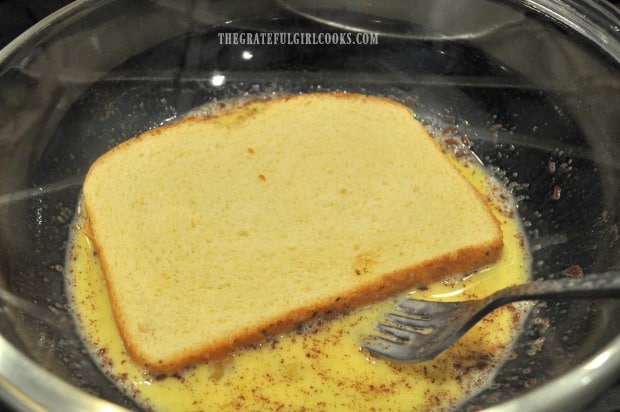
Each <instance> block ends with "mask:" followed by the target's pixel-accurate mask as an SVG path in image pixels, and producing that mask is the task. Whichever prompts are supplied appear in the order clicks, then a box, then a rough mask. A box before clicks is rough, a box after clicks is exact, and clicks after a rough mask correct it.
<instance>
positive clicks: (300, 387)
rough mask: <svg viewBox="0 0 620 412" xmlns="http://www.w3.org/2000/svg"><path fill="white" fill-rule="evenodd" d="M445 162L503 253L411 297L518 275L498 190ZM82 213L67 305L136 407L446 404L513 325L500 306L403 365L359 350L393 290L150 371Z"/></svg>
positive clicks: (518, 247) (487, 286)
mask: <svg viewBox="0 0 620 412" xmlns="http://www.w3.org/2000/svg"><path fill="white" fill-rule="evenodd" d="M454 163H455V164H456V166H457V167H458V168H459V169H460V170H461V171H462V173H463V174H464V175H465V176H466V178H467V179H468V180H469V181H470V182H471V183H472V184H474V185H475V186H476V187H477V189H478V190H479V191H480V192H481V193H482V194H484V195H486V196H487V197H488V198H489V200H490V204H491V205H492V207H493V209H494V213H495V214H496V216H497V217H498V219H499V220H500V222H501V228H502V231H503V235H504V250H503V255H502V258H501V260H500V261H499V262H497V263H496V264H494V265H493V266H492V267H488V268H485V269H482V270H480V271H478V272H476V273H473V274H467V275H465V276H457V277H454V278H452V279H448V280H444V281H443V282H439V283H436V284H430V285H420V286H419V287H418V288H417V289H416V290H413V291H410V292H409V293H408V295H410V296H411V297H414V298H420V299H428V300H446V301H448V300H453V301H454V300H464V299H475V298H480V297H483V296H486V295H489V294H490V293H492V292H494V291H495V290H498V289H501V288H503V287H506V286H510V285H513V284H517V283H522V282H524V281H525V280H527V275H528V267H529V263H528V254H527V252H526V248H525V246H524V237H523V235H522V232H521V228H520V226H519V224H518V222H517V221H516V219H515V216H514V215H513V213H512V212H511V207H510V205H507V204H506V202H505V196H504V195H501V196H500V195H498V190H499V189H498V188H497V186H495V183H491V181H490V179H489V178H488V177H487V176H486V175H485V174H484V172H483V171H482V170H481V169H479V168H477V167H475V166H472V165H463V164H461V162H458V161H456V160H454ZM502 199H503V200H502ZM83 219H84V216H83V215H82V213H81V212H80V211H78V215H77V217H76V220H75V222H74V225H73V232H72V234H71V238H70V240H71V243H70V248H69V252H68V255H67V265H66V268H67V288H68V292H69V296H70V298H71V305H72V308H73V312H74V315H75V318H76V321H77V323H78V325H79V329H80V332H81V334H82V337H83V339H84V341H85V342H86V344H87V346H88V347H89V349H90V351H91V353H92V356H93V358H94V359H95V360H96V362H97V364H98V365H100V367H101V370H102V371H103V373H105V374H106V375H107V376H108V377H109V378H110V379H111V380H113V381H114V382H115V383H116V384H117V385H118V387H119V388H120V389H121V390H122V391H123V392H124V393H126V394H127V395H128V396H130V397H132V398H133V399H135V400H136V402H137V403H138V404H140V405H142V406H143V407H144V408H145V409H152V410H155V411H216V410H217V411H276V410H277V411H306V410H307V411H322V410H323V411H327V410H350V411H355V410H364V411H428V410H434V411H440V410H447V409H451V408H453V407H455V406H457V405H458V404H459V403H460V402H462V401H464V400H465V399H466V398H467V397H469V396H471V395H472V394H473V393H475V392H476V391H477V390H479V389H481V388H483V387H484V385H485V383H486V382H488V380H489V378H490V377H492V374H493V371H494V370H495V369H496V367H497V366H498V365H499V364H500V363H501V362H502V360H503V359H504V357H505V356H506V355H507V353H508V351H509V348H510V345H511V342H512V339H513V338H514V334H515V330H516V329H517V327H518V325H519V318H520V315H521V310H519V309H517V308H515V307H514V306H504V307H502V308H500V309H498V310H496V311H495V312H493V313H492V314H490V315H489V316H487V317H486V318H485V319H484V320H483V321H481V322H479V323H478V325H476V326H475V327H474V328H473V329H472V330H471V331H470V332H468V333H467V334H466V335H465V336H464V337H463V338H461V339H460V340H459V341H458V342H457V344H455V345H454V346H453V347H451V348H450V349H448V350H447V351H446V352H444V353H442V354H441V355H439V356H438V357H437V358H435V359H433V360H431V361H427V362H423V363H419V364H413V365H405V364H398V363H391V362H387V361H385V360H382V359H377V358H374V357H372V356H370V355H369V354H368V353H365V352H363V351H361V350H360V349H359V344H360V340H361V337H362V336H364V335H368V334H373V333H376V332H375V331H374V329H373V325H374V324H375V323H376V321H377V320H379V319H380V318H381V315H382V314H384V313H386V312H388V311H391V310H393V309H392V308H393V305H394V303H395V302H396V301H397V300H398V299H399V298H402V297H403V296H402V295H401V296H396V297H394V298H392V299H388V300H386V301H384V302H380V303H377V304H374V305H371V306H368V307H365V308H361V309H358V310H356V311H354V312H352V313H350V314H347V315H343V316H339V317H336V318H334V319H325V320H323V321H319V322H315V323H312V324H308V325H306V326H304V327H303V328H300V329H298V330H295V331H293V332H291V333H288V334H284V335H282V336H277V337H273V338H272V339H270V340H268V341H265V342H263V343H262V344H259V345H255V346H253V347H249V348H245V349H242V350H237V351H236V352H234V353H232V354H231V355H230V356H229V357H228V358H227V359H226V360H224V361H219V362H209V363H205V364H198V365H195V366H192V367H188V368H185V369H182V370H180V371H178V372H176V373H174V374H171V375H159V374H154V373H152V372H150V371H149V370H146V369H144V368H143V367H141V366H139V365H138V364H136V363H134V362H133V361H132V359H131V358H130V357H129V356H128V354H127V352H126V351H125V348H124V347H123V342H122V340H121V337H120V335H119V332H118V330H117V329H116V325H115V322H114V318H113V315H112V309H111V307H110V302H109V298H108V292H107V289H106V284H105V279H104V276H103V273H102V271H101V268H100V267H99V262H98V260H97V255H96V252H95V250H94V248H93V245H92V244H91V243H90V242H89V239H88V237H87V236H86V234H85V233H84V231H83V225H82V222H83ZM274 293H277V292H274ZM263 298H265V297H257V299H263ZM267 298H268V297H267Z"/></svg>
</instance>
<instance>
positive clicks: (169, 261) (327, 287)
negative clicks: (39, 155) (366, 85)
mask: <svg viewBox="0 0 620 412" xmlns="http://www.w3.org/2000/svg"><path fill="white" fill-rule="evenodd" d="M83 200H84V207H85V210H86V214H87V217H88V226H89V228H88V232H89V233H90V236H91V239H92V241H93V242H94V244H95V247H96V249H97V252H98V254H99V258H100V261H101V264H102V268H103V271H104V274H105V277H106V283H107V286H108V290H109V293H110V299H111V301H112V305H113V311H114V316H115V320H116V323H117V325H118V328H119V331H120V332H121V336H122V337H123V340H124V342H125V345H126V347H127V349H128V351H129V353H130V354H131V356H132V357H133V358H134V359H136V360H137V361H138V362H140V363H142V364H144V365H145V366H147V367H149V368H151V369H153V370H155V371H160V372H170V371H173V370H175V369H178V368H180V367H183V366H186V365H189V364H191V363H192V362H195V361H200V360H206V359H216V358H220V357H222V356H225V355H226V354H228V353H229V352H230V351H231V350H233V349H235V348H238V347H240V346H242V345H246V344H249V343H253V342H257V341H259V340H260V339H263V338H264V337H265V336H268V335H270V334H274V333H278V332H282V331H286V330H287V329H291V328H294V327H295V326H297V325H298V324H299V323H301V322H304V321H306V320H309V319H311V318H314V317H317V316H321V315H322V314H324V313H327V312H332V311H347V310H350V309H352V308H354V307H357V306H359V305H362V304H367V303H371V302H374V301H377V300H380V299H382V298H385V297H386V296H388V295H391V294H393V293H396V292H399V291H404V290H406V289H408V288H411V287H412V286H415V285H417V284H425V283H428V282H431V281H435V280H438V279H440V278H442V277H444V276H448V275H453V274H455V273H459V272H466V271H469V270H472V269H474V268H477V267H480V266H482V265H486V264H489V263H491V262H493V261H494V260H496V259H497V258H498V257H499V255H500V253H501V249H502V234H501V231H500V228H499V224H498V222H497V220H496V219H495V218H494V217H493V214H492V213H491V211H490V209H489V207H488V205H487V204H486V203H485V201H484V199H483V198H482V196H481V195H480V194H479V193H478V192H477V191H476V190H475V189H474V188H473V187H472V186H471V185H470V184H468V183H467V182H466V180H465V179H464V178H463V177H462V176H461V175H460V174H459V172H458V171H457V170H456V169H455V168H454V166H453V165H451V164H450V161H449V160H448V159H447V158H446V154H445V153H443V152H442V149H441V147H440V145H439V144H438V143H437V142H436V141H435V140H434V139H433V138H432V137H431V136H430V135H429V134H428V133H427V132H426V130H425V129H424V127H423V126H422V124H420V123H419V122H417V121H416V120H415V119H414V117H413V113H412V111H411V110H410V109H409V108H407V107H406V106H404V105H401V104H400V103H397V102H395V101H392V100H388V99H383V98H379V97H370V96H362V95H355V94H304V95H298V96H289V97H280V98H273V99H270V100H261V101H255V102H249V103H246V104H244V105H242V106H240V107H237V108H235V109H231V110H229V111H227V112H224V113H223V114H221V115H217V116H212V117H209V118H188V119H185V120H182V121H179V122H177V123H174V124H171V125H168V126H164V127H161V128H157V129H154V130H151V131H148V132H146V133H144V134H142V135H140V136H138V137H136V138H134V139H131V140H129V141H127V142H125V143H123V144H121V145H119V146H117V147H116V148H114V149H112V150H111V151H109V152H108V153H106V154H104V155H103V156H102V157H100V158H99V159H98V160H97V161H96V162H95V163H94V165H93V166H92V167H91V169H90V171H89V172H88V174H87V177H86V180H85V182H84V187H83Z"/></svg>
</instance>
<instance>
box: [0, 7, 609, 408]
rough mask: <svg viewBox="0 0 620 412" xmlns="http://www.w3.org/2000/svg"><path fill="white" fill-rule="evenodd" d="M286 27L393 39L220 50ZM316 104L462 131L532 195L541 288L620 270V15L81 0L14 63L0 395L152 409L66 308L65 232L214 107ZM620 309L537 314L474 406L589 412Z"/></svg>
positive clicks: (13, 57) (3, 209) (52, 20)
mask: <svg viewBox="0 0 620 412" xmlns="http://www.w3.org/2000/svg"><path fill="white" fill-rule="evenodd" d="M270 32H272V33H351V34H356V33H373V34H377V35H378V37H377V39H378V44H374V45H344V44H329V45H315V44H311V45H309V44H278V45H275V44H271V45H266V44H262V45H256V44H223V42H225V41H226V40H225V37H224V36H225V33H270ZM231 39H232V35H231ZM318 90H322V91H350V92H363V93H372V94H381V95H385V96H390V97H393V98H396V99H399V100H401V101H403V102H405V103H406V104H409V105H410V106H412V107H413V108H414V110H415V112H416V115H417V117H418V118H419V119H421V120H423V121H425V122H428V123H429V124H430V125H431V126H433V127H438V128H452V127H456V128H457V130H458V131H459V133H461V134H466V135H467V136H468V138H469V139H470V140H471V141H472V142H473V148H474V151H475V152H476V153H477V154H478V156H479V157H480V158H481V159H482V161H483V162H484V163H485V164H486V165H487V167H488V168H489V170H490V171H491V172H492V173H494V174H496V175H497V176H498V177H499V178H500V179H502V180H503V181H504V182H505V183H506V185H508V186H509V187H511V189H512V191H513V193H514V194H515V196H516V197H517V198H518V203H519V204H518V210H519V214H520V216H521V218H522V220H523V223H524V226H525V229H526V233H527V236H528V241H529V244H530V247H531V250H532V255H533V267H532V272H533V276H534V277H535V278H540V277H554V276H562V271H563V270H565V269H566V268H568V267H570V266H572V265H579V266H580V267H581V268H582V269H583V270H584V271H585V272H586V273H587V272H592V271H603V270H609V269H614V268H616V269H617V268H619V267H620V246H619V245H620V242H619V239H618V237H619V235H618V223H619V213H620V211H619V210H618V209H619V206H620V201H619V196H620V168H619V166H618V165H619V162H618V159H619V158H620V15H619V12H618V10H616V9H614V8H613V7H610V6H608V5H606V3H604V2H603V1H597V0H589V1H588V0H567V1H564V2H558V1H554V0H521V1H517V0H508V1H491V0H467V1H465V0H463V1H460V2H453V1H448V0H437V1H434V2H425V1H388V2H384V3H381V4H376V3H374V2H366V1H353V0H350V1H341V2H338V3H335V2H328V1H319V2H310V1H306V0H282V1H279V2H267V1H266V2H260V3H258V4H255V3H249V2H244V1H240V0H234V1H223V0H210V1H208V0H204V1H200V2H195V1H190V0H187V1H172V0H152V1H147V0H136V1H132V2H127V1H121V0H102V1H85V0H83V1H77V2H75V3H73V4H71V5H70V6H68V7H66V8H64V9H62V10H60V11H59V12H57V13H55V14H53V15H51V16H50V17H49V18H47V19H45V20H44V21H42V22H40V23H39V24H38V25H36V26H35V27H33V28H32V29H30V30H29V31H28V32H26V33H24V34H23V35H22V36H20V37H19V38H18V39H16V40H15V41H14V42H12V43H11V44H9V45H8V46H7V47H6V48H5V49H3V50H2V51H0V286H1V289H0V331H1V335H2V336H1V337H0V396H1V397H2V398H3V399H4V400H5V401H6V402H7V403H8V404H10V405H12V406H13V407H15V408H17V409H20V410H40V409H49V410H66V411H70V410H76V411H77V410H106V411H108V410H121V409H123V408H136V405H135V404H133V402H132V401H131V400H130V399H128V398H126V397H125V396H124V395H122V394H121V393H120V392H119V391H118V390H117V389H116V387H115V386H114V385H113V384H111V383H110V382H109V381H108V380H107V379H106V378H105V377H104V376H103V375H102V374H101V373H100V372H99V370H98V369H97V368H96V366H95V365H94V363H93V362H92V360H91V359H90V357H89V356H88V353H87V351H86V350H85V348H84V347H83V346H82V343H81V341H80V339H79V338H78V336H77V335H76V333H75V330H74V328H73V325H72V322H71V317H70V314H68V312H67V307H66V303H67V299H66V295H65V291H64V282H63V267H62V265H63V263H64V257H65V247H66V239H67V235H68V226H69V224H70V222H71V219H72V216H73V212H74V208H75V205H76V200H77V197H78V195H79V191H80V187H81V181H82V179H83V176H84V174H85V172H86V171H87V169H88V167H89V165H90V164H91V163H92V161H93V160H94V159H95V158H96V157H98V156H99V155H100V154H101V153H103V152H104V151H106V150H107V149H109V148H110V147H112V146H114V145H116V144H117V143H119V142H120V141H123V140H125V139H127V138H129V137H131V136H133V135H135V134H137V133H139V132H141V131H143V130H146V129H149V128H152V127H154V126H158V125H161V124H163V123H166V122H169V121H171V120H173V119H175V118H176V117H177V116H179V115H181V114H183V113H184V112H186V111H188V110H190V109H192V108H193V107H195V106H199V105H201V104H204V103H208V102H212V101H215V100H218V99H226V98H235V97H245V96H252V95H265V94H270V93H296V92H304V91H318ZM619 315H620V306H619V303H618V302H617V301H613V300H608V301H585V302H584V301H582V302H566V301H560V302H554V303H549V304H537V305H536V306H535V307H534V309H533V310H532V312H531V315H530V316H529V318H528V320H527V321H526V322H525V324H524V327H523V330H522V331H521V333H520V336H519V338H518V340H517V342H516V344H515V347H514V350H513V354H512V356H510V359H509V360H508V361H507V362H506V363H505V364H504V365H503V366H502V368H501V369H500V370H498V371H497V373H496V375H495V377H494V379H493V383H492V384H491V385H490V386H488V387H487V388H486V389H485V390H483V391H482V392H480V393H478V394H477V395H476V396H474V397H473V398H472V399H469V400H467V401H466V402H465V403H464V404H462V405H461V406H460V407H459V408H460V409H462V410H471V409H476V408H478V407H480V408H490V409H491V410H498V411H512V410H515V411H517V410H518V411H521V410H529V411H535V410H560V409H561V410H565V411H569V410H579V409H580V408H582V407H583V406H584V405H586V404H587V403H588V402H589V401H591V400H592V399H593V398H594V397H595V396H596V395H597V394H598V393H600V391H602V390H603V389H605V387H606V386H607V385H609V384H611V383H612V382H614V380H615V379H616V378H617V377H618V376H619V375H620V335H619V334H620V316H619Z"/></svg>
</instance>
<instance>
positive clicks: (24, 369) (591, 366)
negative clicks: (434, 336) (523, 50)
mask: <svg viewBox="0 0 620 412" xmlns="http://www.w3.org/2000/svg"><path fill="white" fill-rule="evenodd" d="M113 1H115V0H101V1H96V2H93V1H91V0H75V1H73V2H72V3H69V4H68V5H66V6H64V7H62V8H60V9H58V10H56V11H55V12H53V13H52V14H50V15H48V16H47V17H45V18H43V19H42V20H40V21H39V22H38V23H36V24H35V25H33V26H32V27H30V28H29V29H27V30H26V31H25V32H23V33H22V34H20V35H19V36H18V37H16V38H15V39H14V40H13V41H11V42H10V43H9V44H7V45H6V46H5V47H4V48H2V49H0V68H1V67H2V64H3V63H4V62H5V61H8V60H10V58H11V57H12V56H13V55H15V54H16V53H18V52H19V50H22V49H23V48H25V47H28V46H29V45H32V44H36V42H38V41H41V40H43V39H44V37H45V35H46V34H47V33H49V32H50V31H51V30H52V29H53V28H54V27H55V26H57V25H58V24H61V23H62V22H63V21H65V20H66V19H67V18H68V17H70V16H72V15H75V14H77V13H79V12H80V11H82V10H86V9H87V8H89V7H94V8H97V7H101V6H103V5H105V4H108V3H111V2H113ZM511 2H512V3H515V4H517V5H519V6H522V7H526V8H529V9H531V10H532V11H534V12H536V13H538V14H542V15H543V16H545V17H546V18H549V19H552V20H554V21H556V22H558V23H560V24H562V25H564V26H567V27H569V28H570V29H572V30H573V31H575V32H576V33H578V34H580V35H582V36H583V37H585V38H586V39H588V40H589V41H591V42H592V43H593V44H594V45H596V46H597V47H598V48H599V49H601V50H602V51H604V52H605V53H606V54H608V56H609V57H611V58H612V59H613V60H614V61H615V62H616V63H620V9H618V8H616V7H615V6H613V5H612V4H611V3H609V2H607V1H605V0H564V1H563V2H557V1H554V0H511ZM0 353H1V354H2V355H3V356H0V398H2V399H3V400H4V401H5V402H6V403H8V404H9V405H11V406H13V407H15V408H17V409H19V410H26V411H40V410H41V409H44V410H56V409H58V408H62V409H63V410H66V411H83V410H91V411H101V412H104V411H105V412H115V411H118V412H120V411H126V409H125V408H123V407H121V406H119V405H116V404H114V403H111V402H109V401H106V400H104V399H101V398H97V397H95V396H93V395H91V394H88V393H87V392H85V391H83V390H82V389H80V388H78V387H76V386H74V385H72V384H70V383H67V382H65V381H64V380H62V379H61V378H60V377H58V376H56V375H55V374H53V373H52V372H50V371H47V370H46V369H44V368H43V367H41V366H39V365H38V364H37V363H35V362H34V361H33V360H31V359H30V358H29V357H28V356H26V355H25V354H23V353H22V352H21V351H20V350H18V349H17V348H16V347H15V346H13V345H12V344H11V343H10V342H9V341H8V340H6V339H5V338H4V337H3V336H2V335H0ZM619 377H620V334H619V335H618V336H616V337H615V338H614V339H613V340H611V341H610V342H609V343H608V344H607V345H606V346H604V347H603V348H602V349H601V350H599V351H598V352H597V353H595V354H594V355H592V356H590V357H589V358H588V359H587V360H586V361H584V362H582V363H581V364H579V365H577V366H575V367H574V368H573V369H572V370H570V371H568V372H566V373H564V374H562V375H561V376H559V377H556V378H554V379H551V380H550V381H549V382H547V383H545V384H543V385H541V386H540V387H538V388H536V389H533V390H531V391H530V392H528V393H526V394H524V395H521V396H519V397H517V398H515V399H512V400H509V401H506V402H503V403H501V404H498V405H496V406H493V407H490V408H487V409H485V410H487V411H492V412H513V411H514V412H520V411H523V410H528V411H542V410H550V408H551V409H553V410H564V411H571V410H578V409H580V408H583V407H584V406H586V405H587V404H588V403H589V402H591V401H592V400H594V399H595V398H596V396H597V395H598V394H600V393H601V392H602V391H604V390H605V389H606V388H607V387H608V386H609V385H610V384H611V383H613V382H614V381H615V380H616V379H618V378H619ZM541 400H544V402H541Z"/></svg>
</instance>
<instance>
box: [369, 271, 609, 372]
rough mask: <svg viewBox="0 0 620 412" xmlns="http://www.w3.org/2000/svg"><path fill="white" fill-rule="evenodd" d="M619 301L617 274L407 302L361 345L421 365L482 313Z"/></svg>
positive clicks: (526, 284) (532, 283)
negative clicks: (510, 306)
mask: <svg viewBox="0 0 620 412" xmlns="http://www.w3.org/2000/svg"><path fill="white" fill-rule="evenodd" d="M618 297H620V271H610V272H605V273H599V274H588V275H585V276H583V277H579V278H568V277H567V278H562V279H554V280H545V281H534V282H529V283H524V284H521V285H516V286H511V287H508V288H505V289H502V290H500V291H498V292H495V293H494V294H492V295H490V296H488V297H486V298H484V299H478V300H468V301H462V302H430V301H423V300H415V299H411V298H405V299H403V300H401V301H400V302H398V303H397V304H396V306H395V307H396V310H397V311H398V312H399V313H388V314H386V315H385V321H384V322H383V323H379V324H377V325H376V327H377V329H378V330H379V331H380V332H382V333H383V334H384V336H377V335H371V336H367V337H365V338H363V339H362V344H361V347H362V348H363V349H365V350H367V351H368V352H370V353H371V354H373V355H376V356H379V357H383V358H387V359H389V360H392V361H397V362H406V363H416V362H422V361H425V360H429V359H432V358H434V357H435V356H437V355H438V354H440V353H441V352H443V351H444V350H446V349H447V348H448V347H450V346H451V345H452V344H453V343H454V342H456V341H457V340H458V339H459V338H460V337H461V336H463V335H464V334H465V332H467V331H468V330H469V329H470V328H471V327H472V326H474V325H475V324H476V323H477V322H478V321H479V320H480V319H482V318H483V317H484V316H485V315H486V314H488V313H489V312H491V311H493V310H494V309H496V308H498V307H500V306H503V305H505V304H507V303H510V302H515V301H522V300H558V299H593V298H618Z"/></svg>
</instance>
